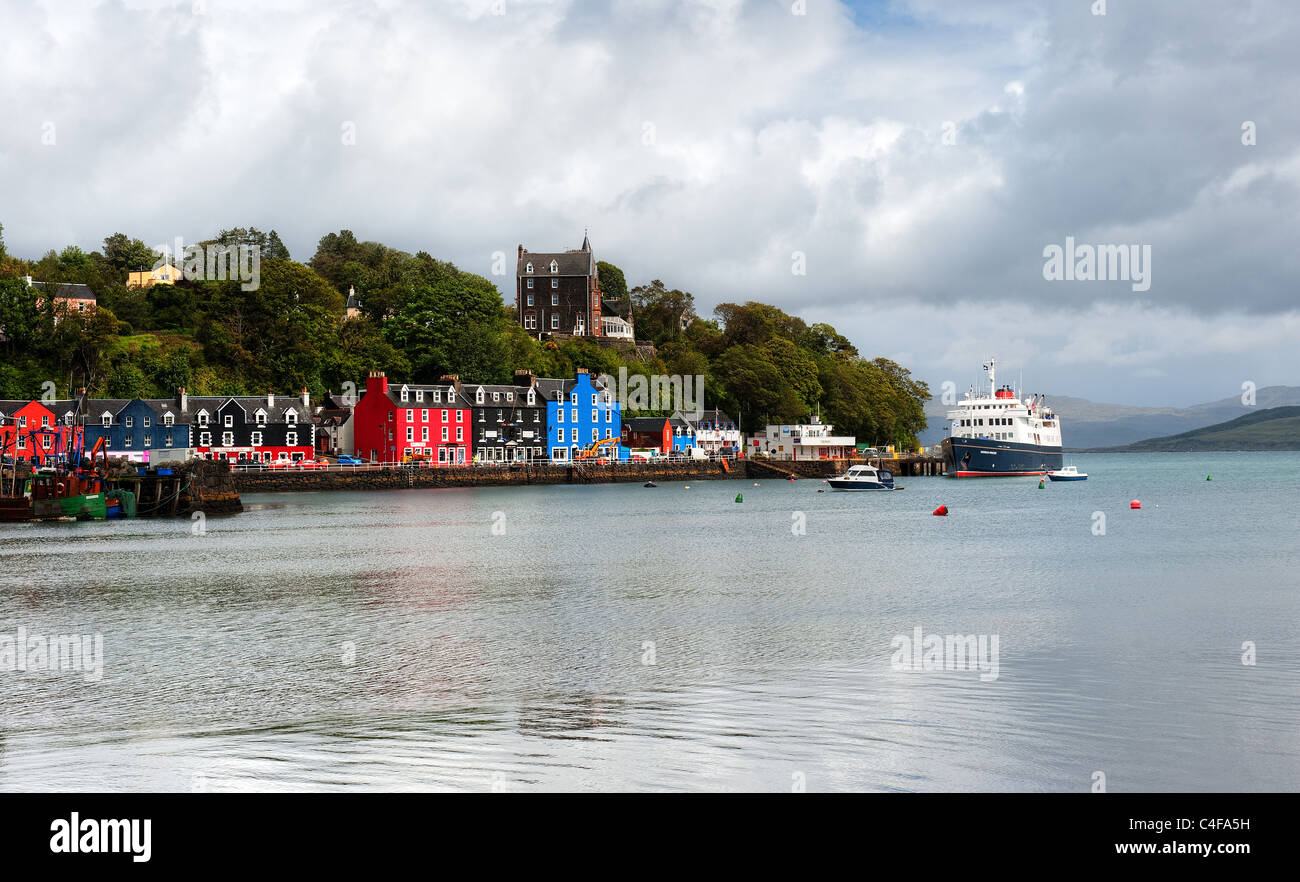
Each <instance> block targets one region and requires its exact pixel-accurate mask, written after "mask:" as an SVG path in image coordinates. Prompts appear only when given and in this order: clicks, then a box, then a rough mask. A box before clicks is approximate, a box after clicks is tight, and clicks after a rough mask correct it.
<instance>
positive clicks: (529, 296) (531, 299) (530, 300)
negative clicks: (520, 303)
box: [528, 279, 533, 306]
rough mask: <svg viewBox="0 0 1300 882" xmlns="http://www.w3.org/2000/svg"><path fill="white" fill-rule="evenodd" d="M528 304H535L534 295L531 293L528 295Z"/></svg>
mask: <svg viewBox="0 0 1300 882" xmlns="http://www.w3.org/2000/svg"><path fill="white" fill-rule="evenodd" d="M528 281H530V282H531V281H532V279H529V280H528ZM528 305H529V306H532V305H533V295H531V294H529V295H528Z"/></svg>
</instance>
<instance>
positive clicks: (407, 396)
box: [402, 386, 411, 402]
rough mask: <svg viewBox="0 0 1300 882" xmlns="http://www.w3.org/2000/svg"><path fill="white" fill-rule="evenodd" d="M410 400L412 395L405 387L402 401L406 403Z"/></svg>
mask: <svg viewBox="0 0 1300 882" xmlns="http://www.w3.org/2000/svg"><path fill="white" fill-rule="evenodd" d="M410 399H411V393H410V391H409V390H408V389H407V388H406V387H405V386H403V387H402V401H403V402H405V401H409V400H410Z"/></svg>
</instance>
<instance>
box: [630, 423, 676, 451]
mask: <svg viewBox="0 0 1300 882" xmlns="http://www.w3.org/2000/svg"><path fill="white" fill-rule="evenodd" d="M623 446H624V447H641V448H645V447H653V448H654V449H655V450H658V451H659V452H660V453H662V454H663V455H665V456H667V455H668V454H669V453H671V452H672V449H673V428H672V424H671V423H670V422H669V421H668V418H667V417H633V418H632V419H629V420H623Z"/></svg>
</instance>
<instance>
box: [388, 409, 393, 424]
mask: <svg viewBox="0 0 1300 882" xmlns="http://www.w3.org/2000/svg"><path fill="white" fill-rule="evenodd" d="M388 421H389V422H390V423H391V422H392V421H393V412H392V411H391V410H390V411H389V412H388Z"/></svg>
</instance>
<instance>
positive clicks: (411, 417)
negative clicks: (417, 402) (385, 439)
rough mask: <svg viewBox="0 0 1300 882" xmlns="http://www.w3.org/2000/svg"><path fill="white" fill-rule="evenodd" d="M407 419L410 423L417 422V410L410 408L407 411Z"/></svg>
mask: <svg viewBox="0 0 1300 882" xmlns="http://www.w3.org/2000/svg"><path fill="white" fill-rule="evenodd" d="M406 421H407V422H408V423H413V422H415V411H414V410H408V411H407V412H406Z"/></svg>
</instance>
